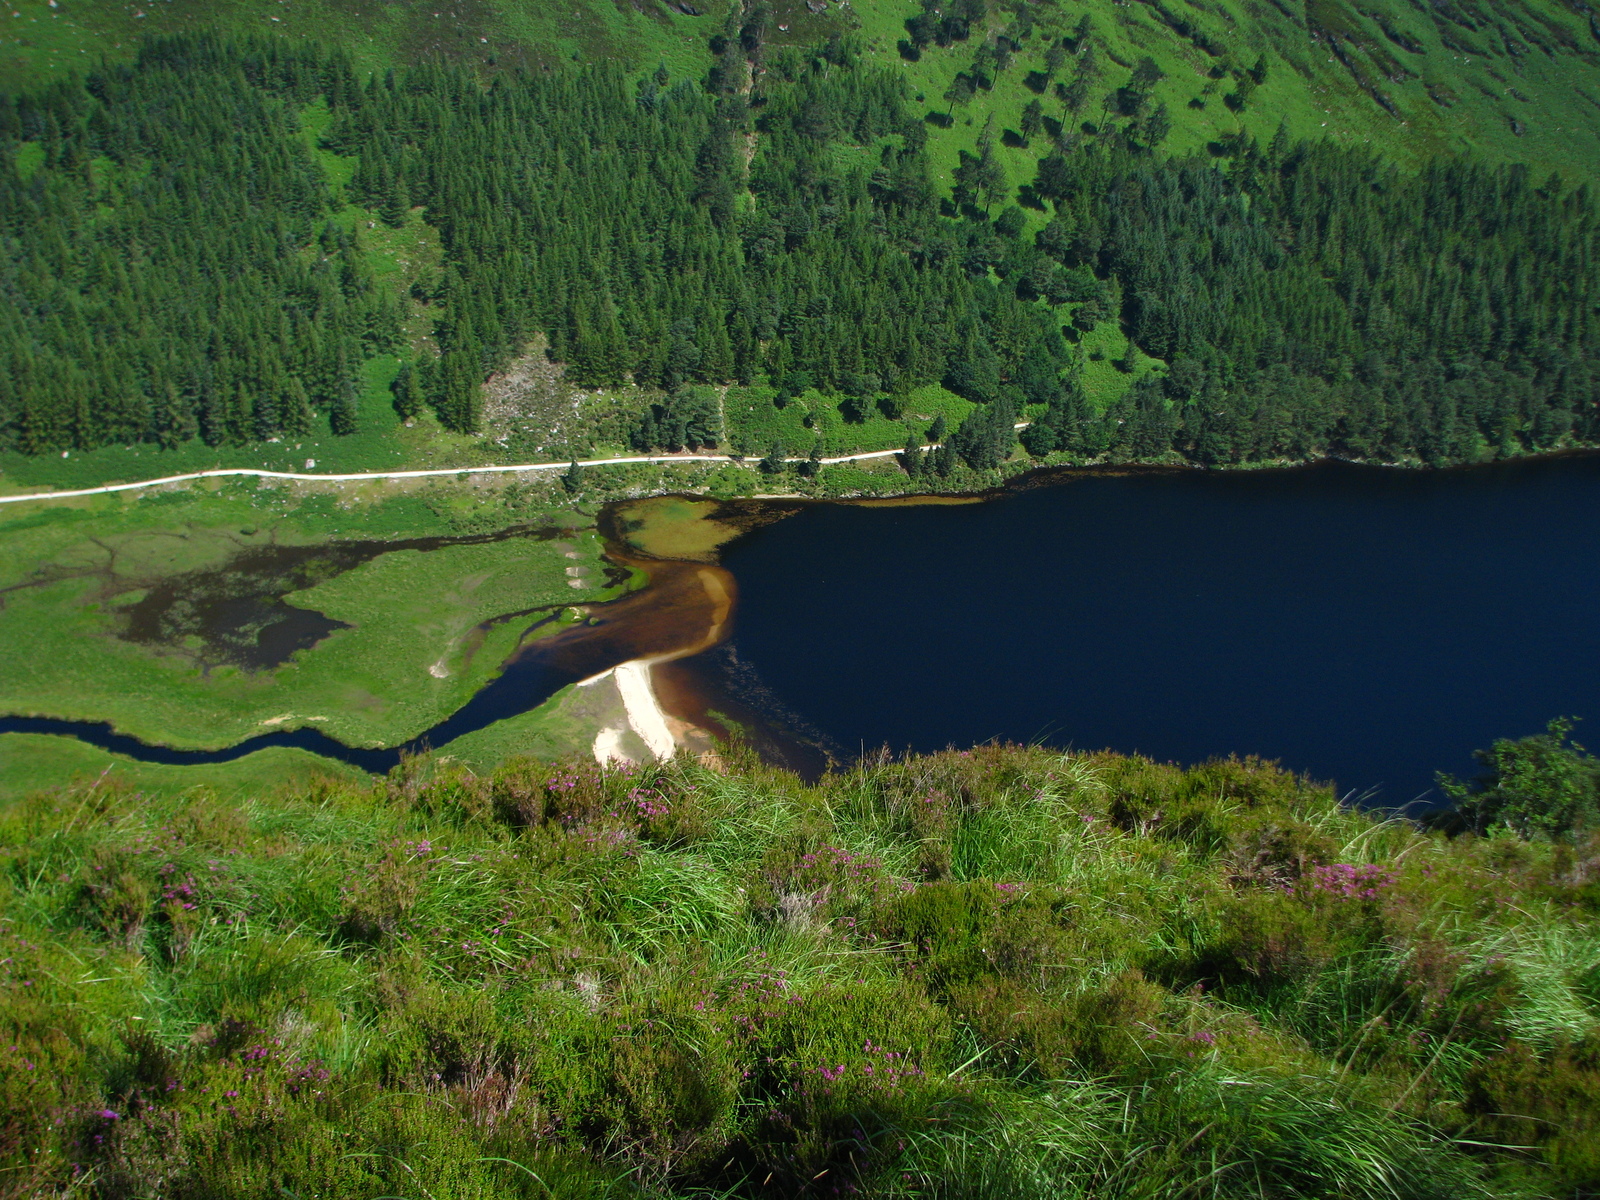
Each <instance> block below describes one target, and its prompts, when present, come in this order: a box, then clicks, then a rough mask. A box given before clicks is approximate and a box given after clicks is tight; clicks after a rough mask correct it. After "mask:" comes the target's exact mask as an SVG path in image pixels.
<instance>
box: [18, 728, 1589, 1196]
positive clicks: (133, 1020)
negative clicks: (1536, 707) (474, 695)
mask: <svg viewBox="0 0 1600 1200" xmlns="http://www.w3.org/2000/svg"><path fill="white" fill-rule="evenodd" d="M730 757H731V763H730V765H729V767H728V769H727V770H726V771H725V772H716V771H712V770H708V769H706V768H704V767H701V766H698V765H695V764H694V763H692V762H691V761H689V760H687V759H685V758H680V759H679V760H677V761H675V762H672V763H668V764H663V765H660V766H654V767H650V768H648V769H643V770H627V771H620V770H610V771H601V770H600V769H599V768H597V767H596V766H595V764H594V763H592V762H588V761H575V760H569V761H564V762H536V761H533V760H528V759H523V760H516V761H513V762H510V763H508V764H506V766H504V767H503V768H502V769H500V770H499V771H497V772H494V773H492V774H472V773H470V772H466V771H462V770H459V769H456V768H451V767H449V766H447V765H439V764H434V763H429V762H428V761H425V760H418V761H414V762H413V763H411V764H410V765H409V767H408V768H406V769H405V770H403V771H401V772H397V773H396V774H395V775H393V776H391V777H390V778H389V779H387V780H383V781H377V782H374V783H371V784H366V783H357V782H354V781H338V780H333V779H328V780H324V781H321V782H318V783H316V784H314V785H305V784H299V785H296V786H292V787H288V788H286V789H284V790H282V791H276V792H275V791H271V790H267V789H262V790H260V791H257V792H256V793H255V794H254V795H253V797H252V798H251V799H249V800H246V801H244V802H240V801H238V800H231V799H222V798H220V797H219V796H217V795H215V794H213V793H211V792H209V791H207V790H205V789H191V790H189V791H188V792H186V793H182V794H172V793H171V792H162V791H158V790H151V791H145V792H142V793H140V792H134V791H131V790H129V789H130V788H131V787H132V786H133V785H134V781H133V780H130V781H129V785H128V786H119V784H118V774H117V773H112V774H111V775H109V776H107V777H106V778H105V779H103V780H101V781H99V782H98V783H93V782H90V781H85V782H84V783H82V784H80V785H78V786H75V787H70V788H65V789H61V790H57V791H53V792H46V793H42V794H39V795H36V796H34V797H31V798H27V799H21V800H17V801H14V802H12V803H11V804H9V805H8V806H7V807H5V808H4V809H3V810H0V823H3V824H0V828H3V835H0V846H3V847H4V849H3V850H0V855H3V863H4V873H3V876H0V879H3V882H0V922H3V923H0V938H3V940H4V952H3V957H4V971H3V973H0V1023H3V1025H4V1028H5V1032H6V1039H5V1043H4V1044H5V1046H6V1047H8V1048H7V1049H6V1050H5V1051H4V1052H3V1053H0V1130H3V1136H0V1155H3V1156H4V1157H5V1159H6V1161H5V1163H4V1166H5V1168H6V1177H7V1179H8V1180H9V1181H10V1182H9V1184H8V1186H9V1187H11V1188H12V1189H13V1190H16V1191H18V1192H19V1193H26V1194H49V1193H53V1192H66V1191H68V1190H69V1189H70V1190H77V1191H79V1192H81V1193H82V1194H85V1195H96V1196H106V1197H112V1196H115V1197H137V1196H156V1195H160V1196H164V1197H175V1198H176V1197H199V1196H205V1197H227V1196H240V1197H244V1196H251V1197H255V1196H260V1195H263V1194H268V1193H270V1194H275V1195H282V1194H290V1195H315V1194H321V1195H340V1196H378V1195H388V1196H431V1197H435V1198H437V1200H444V1198H446V1197H467V1196H473V1197H486V1196H519V1195H520V1196H529V1197H547V1196H556V1197H575V1196H600V1195H612V1196H615V1195H638V1196H685V1197H687V1196H691V1195H700V1196H703V1195H707V1194H714V1195H722V1196H732V1197H740V1196H749V1197H757V1196H796V1197H798V1196H811V1195H817V1194H832V1193H831V1191H829V1192H822V1191H819V1189H831V1188H834V1187H837V1188H838V1189H839V1191H840V1192H841V1193H844V1194H858V1195H867V1196H897V1197H940V1196H944V1197H1038V1198H1040V1200H1045V1198H1049V1200H1055V1198H1057V1197H1074V1196H1082V1197H1088V1196H1094V1197H1101V1198H1107V1197H1135V1196H1156V1195H1180V1194H1181V1195H1192V1196H1198V1197H1216V1198H1218V1200H1221V1198H1224V1197H1226V1198H1228V1200H1237V1198H1238V1197H1250V1196H1261V1197H1268V1196H1270V1197H1287V1196H1294V1197H1375V1198H1376V1197H1395V1196H1404V1197H1439V1198H1441V1200H1445V1198H1451V1200H1456V1198H1459V1197H1472V1196H1489V1195H1494V1196H1530V1197H1531V1196H1557V1195H1561V1196H1572V1195H1581V1194H1584V1193H1586V1192H1587V1191H1589V1190H1592V1189H1593V1188H1594V1187H1595V1186H1596V1185H1597V1184H1600V1157H1597V1155H1596V1147H1597V1146H1600V1138H1597V1136H1596V1134H1597V1132H1600V1109H1597V1107H1596V1100H1595V1097H1596V1095H1597V1094H1600V1065H1597V1062H1596V1038H1597V1037H1600V991H1597V990H1596V978H1597V971H1600V939H1597V934H1596V929H1597V926H1596V920H1595V913H1596V910H1597V908H1600V898H1597V897H1596V895H1595V885H1594V884H1592V883H1586V882H1585V880H1586V878H1587V874H1586V872H1587V871H1588V870H1589V864H1591V863H1592V862H1593V858H1594V855H1595V853H1596V845H1595V843H1594V841H1593V836H1592V832H1591V833H1589V834H1587V835H1585V834H1583V833H1582V832H1581V831H1580V832H1579V833H1574V832H1573V831H1571V830H1568V829H1563V830H1562V831H1560V832H1559V833H1558V834H1557V836H1556V837H1555V838H1554V839H1553V840H1540V841H1533V842H1528V841H1523V840H1521V839H1519V838H1517V837H1516V836H1514V835H1512V834H1509V833H1506V832H1502V833H1499V834H1495V835H1492V836H1478V835H1473V834H1462V835H1460V836H1457V837H1455V838H1453V839H1451V838H1447V837H1446V836H1445V835H1444V834H1442V833H1427V832H1423V831H1421V830H1420V829H1418V828H1417V827H1416V826H1414V825H1412V824H1410V823H1408V822H1405V821H1400V820H1383V819H1381V818H1379V817H1374V816H1369V815H1365V814H1362V813H1359V812H1353V811H1350V810H1347V809H1344V808H1341V807H1340V806H1339V804H1338V803H1337V802H1336V800H1335V799H1334V796H1333V794H1332V793H1331V792H1330V791H1329V790H1328V789H1326V788H1321V787H1315V786H1311V785H1310V784H1308V783H1306V782H1304V781H1302V780H1298V779H1295V778H1293V777H1291V776H1288V775H1284V774H1282V773H1280V772H1278V771H1276V770H1274V769H1273V768H1271V767H1270V766H1265V765H1262V764H1260V763H1256V762H1244V763H1241V762H1236V761H1235V762H1213V763H1210V764H1206V765H1204V766H1201V767H1197V768H1194V769H1192V770H1189V771H1183V770H1179V769H1177V768H1173V767H1167V766H1159V765H1155V764H1152V763H1149V762H1147V761H1144V760H1140V759H1128V758H1119V757H1115V756H1109V755H1090V756H1061V755H1058V754H1054V753H1050V752H1046V751H1044V750H1042V749H1020V748H1004V747H983V748H979V749H975V750H973V751H971V752H960V753H957V752H947V753H944V754H939V755H934V756H929V757H924V758H913V759H909V760H906V761H903V762H893V761H888V760H883V761H874V762H869V763H866V764H863V765H862V766H860V767H858V768H856V769H855V770H852V771H850V772H849V773H846V774H841V775H833V776H828V777H825V778H824V779H823V780H822V781H820V782H819V783H818V784H817V785H815V786H804V785H802V784H801V783H800V782H799V781H797V780H796V779H794V778H793V777H791V776H788V775H786V774H783V773H780V772H776V771H772V770H769V769H766V768H763V767H761V766H759V765H756V764H754V763H751V762H748V761H745V760H744V759H743V758H742V756H741V755H740V754H739V753H738V752H733V753H732V754H731V756H730ZM139 786H141V787H143V786H145V785H144V783H143V781H139ZM1586 837H1587V840H1585V838H1586Z"/></svg>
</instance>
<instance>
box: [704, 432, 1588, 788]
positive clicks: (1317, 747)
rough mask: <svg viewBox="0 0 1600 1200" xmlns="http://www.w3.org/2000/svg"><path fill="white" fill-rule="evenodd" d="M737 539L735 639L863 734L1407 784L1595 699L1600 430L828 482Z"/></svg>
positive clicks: (806, 700)
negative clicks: (1002, 485) (1446, 458)
mask: <svg viewBox="0 0 1600 1200" xmlns="http://www.w3.org/2000/svg"><path fill="white" fill-rule="evenodd" d="M724 564H725V565H726V566H727V567H728V568H729V569H730V570H732V572H733V573H734V574H735V575H736V576H737V578H738V581H739V587H740V599H739V606H738V610H737V614H736V618H735V620H736V626H735V632H734V642H733V645H732V647H731V649H732V651H733V653H734V654H735V655H736V656H737V660H738V661H739V662H741V663H742V664H744V666H745V667H747V668H749V669H752V670H753V671H754V673H755V674H756V675H757V676H758V677H759V680H760V682H761V684H763V685H764V689H763V690H765V691H767V692H768V693H770V695H771V696H772V697H774V698H775V700H776V701H777V702H778V703H780V704H781V706H783V707H786V708H788V709H790V710H792V711H793V712H794V713H796V714H798V715H799V716H801V717H803V718H804V719H805V720H806V721H808V722H810V723H811V724H812V725H814V726H816V727H817V729H818V730H820V732H821V733H822V734H823V735H825V736H826V739H827V740H828V741H830V742H831V743H832V745H833V747H834V748H835V750H836V752H842V753H845V754H854V753H859V752H860V751H861V750H862V749H863V748H865V749H869V750H870V749H874V748H876V747H879V746H882V745H887V746H889V747H890V748H891V749H894V750H901V749H905V748H913V749H917V750H933V749H939V748H942V747H944V746H946V745H957V746H964V745H969V744H971V743H973V742H978V741H983V740H986V739H989V738H1002V739H1012V740H1017V741H1034V740H1042V741H1046V742H1049V743H1051V744H1053V745H1060V746H1073V747H1077V748H1080V749H1098V748H1101V747H1110V748H1112V749H1116V750H1121V751H1138V752H1140V753H1143V754H1147V755H1150V756H1152V757H1154V758H1157V759H1163V760H1175V761H1179V762H1195V761H1199V760H1203V759H1205V758H1208V757H1210V756H1212V755H1226V754H1230V753H1236V754H1240V755H1244V754H1258V755H1262V756H1264V757H1268V758H1275V759H1279V760H1281V761H1282V762H1283V764H1284V766H1286V767H1288V768H1291V769H1293V770H1295V771H1302V772H1309V773H1310V774H1311V775H1313V776H1315V777H1317V778H1319V779H1327V780H1332V781H1334V783H1335V784H1336V785H1337V787H1338V788H1339V789H1340V791H1341V792H1352V791H1353V792H1355V793H1357V794H1360V793H1363V792H1368V791H1373V792H1375V793H1376V795H1375V797H1374V801H1373V802H1376V803H1381V804H1386V805H1398V804H1403V803H1405V802H1407V801H1409V800H1412V799H1413V798H1416V797H1419V796H1422V795H1423V794H1424V793H1427V792H1429V790H1430V789H1431V787H1432V782H1433V773H1434V771H1435V770H1438V769H1443V770H1447V771H1451V772H1453V773H1456V774H1461V775H1465V774H1469V773H1471V772H1472V771H1473V770H1474V764H1473V762H1472V759H1471V751H1472V750H1473V749H1474V748H1475V747H1480V746H1487V745H1488V744H1489V742H1490V741H1491V740H1493V739H1494V738H1496V737H1504V736H1521V735H1524V734H1528V733H1534V732H1538V731H1539V730H1541V729H1542V728H1543V727H1544V725H1545V723H1546V721H1548V720H1549V718H1551V717H1552V716H1556V715H1558V714H1568V715H1573V716H1578V717H1587V718H1589V719H1590V721H1591V722H1596V718H1600V620H1597V617H1600V612H1597V604H1596V601H1597V600H1600V457H1595V456H1582V457H1578V456H1574V457H1567V458H1557V459H1546V460H1542V461H1533V462H1520V463H1504V464H1497V465H1494V466H1489V467H1475V468H1468V469H1459V470H1451V471H1441V472H1422V471H1398V470H1385V469H1381V468H1367V467H1354V466H1349V465H1344V464H1324V465H1320V466H1316V467H1310V468H1303V469H1295V470H1285V471H1260V472H1249V473H1226V474H1223V473H1209V472H1198V471H1196V472H1182V473H1144V474H1137V475H1123V476H1110V475H1106V476H1095V475H1092V474H1091V475H1087V476H1083V475H1080V476H1078V477H1076V478H1072V479H1070V480H1065V481H1060V482H1056V483H1053V484H1052V485H1051V486H1042V487H1037V488H1033V489H1031V490H1025V491H1021V492H1017V493H1014V494H1010V495H1006V496H1003V497H1001V498H999V499H996V500H993V501H990V502H988V503H985V504H973V505H968V506H963V507H899V508H873V507H858V506H849V505H816V506H812V507H809V508H807V509H806V510H805V511H803V512H801V513H800V514H799V515H797V516H793V517H790V518H789V519H787V520H784V521H781V522H778V523H777V524H775V525H771V526H769V527H767V528H764V529H760V530H758V531H756V532H754V533H751V534H749V535H747V536H746V537H744V538H743V539H741V540H740V541H739V542H737V543H735V544H734V545H733V546H731V547H730V548H729V549H728V551H727V553H726V554H725V556H724ZM1597 724H1600V723H1597ZM1585 732H1588V733H1589V734H1590V736H1591V737H1592V738H1593V739H1594V741H1595V742H1596V743H1597V744H1600V731H1597V728H1596V727H1595V726H1585V725H1580V726H1579V729H1578V733H1577V737H1578V740H1579V741H1583V740H1584V734H1585Z"/></svg>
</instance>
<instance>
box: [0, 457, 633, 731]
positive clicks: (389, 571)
mask: <svg viewBox="0 0 1600 1200" xmlns="http://www.w3.org/2000/svg"><path fill="white" fill-rule="evenodd" d="M547 504H548V500H547V499H541V498H540V497H539V496H538V495H530V494H526V493H524V492H523V491H522V490H520V489H517V488H515V487H514V488H512V489H509V490H507V491H503V492H499V493H493V494H491V495H489V496H481V495H473V494H471V493H463V492H460V491H450V490H446V489H444V488H437V487H436V488H433V489H428V490H424V491H421V492H418V493H415V494H409V495H398V496H390V497H389V498H387V499H383V498H374V499H372V500H369V501H366V502H362V503H355V504H349V505H338V504H335V503H333V502H332V501H331V500H330V499H329V498H328V497H326V496H311V497H303V498H302V497H297V496H294V495H292V494H291V493H290V492H289V491H288V490H287V489H282V488H273V487H259V488H252V487H239V486H235V487H231V488H228V489H225V490H224V491H223V492H221V493H218V494H215V495H210V496H207V495H204V494H198V495H197V494H195V493H183V492H180V493H171V494H163V495H147V496H145V497H143V498H142V499H138V500H133V501H128V502H124V501H122V500H121V499H108V500H107V501H105V502H101V503H98V504H96V505H93V506H90V507H86V508H82V509H70V508H49V509H42V510H40V511H38V512H35V513H31V514H23V513H21V512H17V511H15V510H13V511H8V512H7V513H5V514H4V515H5V517H6V518H7V519H6V520H5V521H4V522H3V523H0V544H3V545H4V547H5V553H4V555H3V560H4V562H5V563H6V574H5V576H4V577H3V578H0V587H3V588H5V589H6V590H5V591H4V593H3V599H4V605H3V607H0V630H3V631H4V632H3V634H0V636H3V638H4V640H5V642H6V644H7V645H10V646H15V647H21V646H27V647H29V648H30V649H29V651H28V652H27V653H15V654H11V655H8V656H7V658H6V661H5V663H4V666H3V667H0V711H4V712H7V713H12V714H28V715H43V716H59V717H67V718H77V719H85V720H109V721H111V722H112V723H113V724H114V725H115V726H116V728H117V729H118V730H119V731H120V732H124V733H130V734H132V735H134V736H136V737H139V738H141V739H143V740H146V741H150V742H156V743H161V744H165V745H173V746H182V747H219V746H225V745H230V744H233V743H235V742H238V741H240V740H242V739H243V738H246V737H249V736H251V735H253V734H256V733H265V732H269V731H272V730H279V729H293V728H296V727H298V726H301V725H307V724H311V725H314V726H315V727H316V728H318V729H320V730H322V731H323V732H325V733H328V734H330V735H331V736H333V737H336V738H338V739H340V740H342V741H345V742H347V743H349V744H355V745H395V744H398V743H400V742H403V741H405V740H407V739H409V738H411V737H414V736H415V735H417V734H418V733H421V732H422V731H423V730H425V729H427V728H429V727H430V726H432V725H434V724H436V723H437V722H439V721H440V720H443V719H444V718H445V717H446V716H448V715H449V714H450V713H451V712H453V711H455V710H456V709H457V708H459V707H460V706H461V705H462V704H463V703H465V701H466V700H467V699H468V698H470V697H471V696H472V694H473V693H474V692H476V691H477V690H478V689H479V688H480V687H481V686H482V685H483V684H484V683H485V682H486V681H487V680H489V679H490V678H492V677H493V676H494V675H495V674H496V673H497V672H498V670H499V668H500V665H501V663H502V662H503V661H504V660H505V659H506V657H507V656H508V655H509V654H510V653H511V652H512V651H513V650H514V649H515V648H516V646H517V645H518V643H519V641H520V640H521V639H522V638H523V637H524V636H538V635H539V633H540V632H541V630H540V629H538V628H535V627H536V626H538V625H539V623H540V622H541V621H547V620H553V621H557V622H559V620H560V613H561V612H562V610H563V608H564V607H565V606H569V605H571V604H574V603H579V602H582V601H585V600H594V599H599V598H604V597H606V596H609V595H612V594H615V591H616V587H615V586H614V585H613V584H611V583H610V582H609V581H608V579H607V577H606V576H605V574H604V572H605V568H604V567H603V566H602V564H601V562H600V558H599V555H600V549H601V548H600V544H599V540H598V537H597V535H596V534H595V532H594V530H593V529H592V528H591V527H589V526H587V525H586V524H584V522H583V519H582V518H581V517H579V516H578V515H577V514H576V513H574V512H572V511H571V510H567V511H563V512H558V513H555V514H552V513H551V511H550V509H549V508H548V507H547ZM519 528H520V529H523V530H525V532H523V533H517V532H516V530H517V529H519ZM496 531H510V532H509V534H507V535H505V536H501V535H499V534H497V533H496ZM351 534H357V536H356V537H354V538H352V537H351V536H350V535H351ZM441 537H442V538H444V539H445V542H444V544H436V543H433V542H429V541H427V540H426V539H429V538H441ZM451 538H454V539H455V541H454V543H453V544H452V543H451V541H450V539H451ZM419 539H421V540H420V541H419ZM474 539H477V540H474ZM489 539H498V540H489ZM412 543H414V544H412ZM307 612H310V613H320V614H322V616H323V617H325V618H327V619H328V620H327V622H319V623H316V624H315V625H313V626H312V627H311V628H310V630H309V632H308V633H307V634H305V635H304V636H303V637H301V638H300V639H299V640H298V641H293V640H291V641H289V642H284V641H283V640H282V639H283V637H285V636H286V635H287V633H288V631H289V630H290V629H293V628H295V626H294V625H292V624H291V625H289V626H281V623H282V622H284V621H286V620H287V621H290V622H293V621H295V620H296V619H300V620H302V621H303V620H304V614H305V613H307ZM338 623H342V627H341V626H340V625H339V624H338ZM551 627H553V626H551ZM275 628H279V640H278V641H276V642H275V641H274V640H273V639H274V633H273V631H274V629H275ZM301 628H305V627H304V626H301ZM274 646H277V647H278V649H276V650H275V651H274V650H272V649H271V648H272V647H274ZM297 646H298V648H296V647H297Z"/></svg>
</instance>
